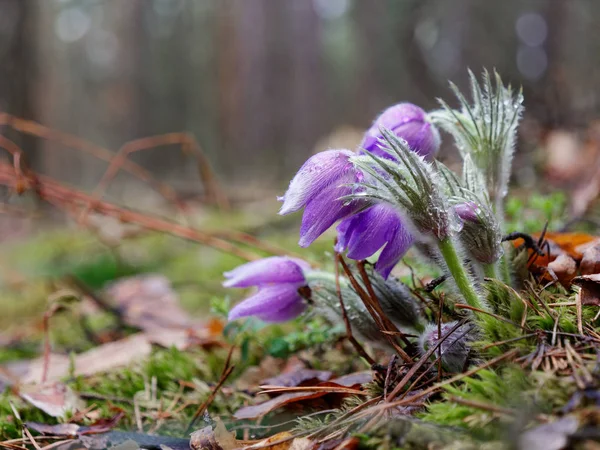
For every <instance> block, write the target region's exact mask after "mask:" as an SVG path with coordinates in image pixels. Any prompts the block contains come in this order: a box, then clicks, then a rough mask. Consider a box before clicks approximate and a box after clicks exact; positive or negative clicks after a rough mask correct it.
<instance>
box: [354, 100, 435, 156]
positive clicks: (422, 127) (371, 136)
mask: <svg viewBox="0 0 600 450" xmlns="http://www.w3.org/2000/svg"><path fill="white" fill-rule="evenodd" d="M382 128H387V129H388V130H390V131H392V132H393V133H394V134H395V135H396V136H398V137H401V138H402V139H404V140H405V141H406V142H407V143H408V146H409V147H410V148H411V149H412V150H413V151H415V152H417V153H418V154H420V155H421V156H424V157H426V158H433V157H434V156H435V154H436V153H437V150H438V149H439V146H440V134H439V132H438V130H437V128H436V127H435V126H433V125H432V124H431V123H429V122H428V121H427V115H426V113H425V111H424V110H423V109H421V108H419V107H418V106H416V105H413V104H411V103H399V104H397V105H394V106H391V107H389V108H388V109H386V110H385V111H384V112H383V113H382V114H381V115H380V116H379V117H378V118H377V119H376V120H375V122H373V125H372V126H371V128H369V130H368V131H367V132H366V133H365V137H364V139H363V142H362V144H361V148H363V149H364V150H366V151H369V152H372V153H374V154H376V155H378V156H383V157H387V158H390V155H389V153H387V152H386V151H385V150H383V149H382V148H381V147H380V144H379V139H381V138H382V137H383V135H382V134H381V129H382Z"/></svg>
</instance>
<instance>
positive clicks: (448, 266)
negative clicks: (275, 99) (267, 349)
mask: <svg viewBox="0 0 600 450" xmlns="http://www.w3.org/2000/svg"><path fill="white" fill-rule="evenodd" d="M470 76H471V91H472V97H473V104H472V105H471V104H468V103H467V101H466V99H465V97H464V96H463V95H462V94H461V93H460V92H459V91H458V89H456V87H455V86H454V85H451V87H452V89H453V90H454V91H455V93H456V95H457V98H458V99H459V102H460V106H461V108H460V109H452V108H450V107H449V106H448V105H447V104H446V103H444V102H443V101H441V104H442V109H441V110H438V111H433V112H431V113H426V112H425V111H424V110H423V109H421V108H419V107H418V106H415V105H412V104H409V103H400V104H397V105H394V106H392V107H390V108H388V109H386V110H385V111H383V113H382V114H381V115H380V116H379V117H377V118H376V120H375V121H374V122H373V124H372V126H371V127H370V128H369V129H368V130H367V131H366V133H365V135H364V138H363V140H362V142H361V144H360V146H359V148H358V149H357V150H356V151H351V150H346V149H341V150H327V151H324V152H321V153H318V154H316V155H314V156H312V157H311V158H309V159H308V160H307V161H306V163H304V165H303V166H302V167H301V168H300V170H299V171H298V173H297V174H296V175H295V176H294V178H293V179H292V181H291V182H290V185H289V188H288V190H287V192H286V193H285V194H284V195H283V196H282V197H280V198H279V200H280V201H281V202H283V205H282V207H281V210H280V211H279V213H280V214H282V215H286V214H290V213H294V212H297V211H300V210H302V209H303V210H304V212H303V216H302V225H301V228H300V241H299V245H300V246H301V247H307V246H309V245H310V244H311V243H312V242H314V241H315V239H317V238H318V237H319V236H321V235H322V234H323V233H324V232H325V231H326V230H328V229H329V228H331V227H332V226H333V225H335V224H336V223H337V228H336V231H337V239H336V243H335V250H336V252H338V253H346V255H347V257H348V258H350V259H354V260H359V261H360V260H364V259H366V258H370V257H372V256H373V255H375V254H376V253H377V252H379V255H378V257H377V261H376V263H375V266H374V268H375V271H376V272H378V274H377V276H376V277H375V278H377V277H379V278H380V279H381V280H383V282H384V283H385V280H386V279H387V278H388V277H389V275H390V272H391V271H392V269H393V268H394V266H395V265H396V264H397V263H398V262H399V261H400V259H401V258H402V257H403V256H404V254H405V253H406V252H407V250H408V249H409V248H410V247H411V246H413V244H418V247H419V249H420V250H422V253H423V254H424V255H425V256H429V257H431V258H432V259H433V260H434V261H435V262H436V263H438V264H439V265H440V267H441V268H442V270H444V271H445V272H446V274H447V275H448V277H449V278H450V279H451V280H452V281H453V282H454V285H455V287H456V289H457V290H458V291H459V293H460V294H461V295H462V296H463V297H464V299H465V301H466V302H467V303H468V304H470V305H471V306H472V307H474V309H475V310H481V309H486V308H487V307H488V306H487V305H486V304H485V302H484V301H482V299H481V296H480V295H479V293H478V291H477V285H478V283H477V282H476V279H475V278H477V277H479V278H480V279H483V277H484V276H487V277H497V265H498V263H499V261H500V260H501V257H502V254H503V250H502V243H501V242H502V231H503V230H502V223H503V218H502V216H503V200H504V196H505V195H506V191H507V184H508V179H509V174H510V166H511V163H512V155H513V152H514V147H515V145H514V144H515V135H516V127H517V124H518V122H519V118H520V115H521V112H522V106H521V103H522V96H521V95H520V93H517V95H514V92H513V91H512V89H511V87H510V86H508V87H505V86H504V85H503V84H502V81H501V80H500V77H499V76H498V75H497V74H495V78H494V79H493V80H492V78H491V77H490V75H489V74H488V73H487V72H484V76H483V82H482V83H481V85H480V84H479V83H478V82H477V80H476V78H475V77H474V76H473V74H472V73H470ZM436 126H440V127H442V128H443V129H444V130H445V131H447V132H448V133H449V134H450V135H451V136H452V137H453V138H454V142H455V144H456V146H457V148H458V149H459V151H460V154H461V156H462V159H463V167H462V176H461V177H460V178H459V177H458V176H457V175H455V174H454V172H452V171H451V170H449V169H448V168H447V167H446V166H444V165H443V164H441V163H440V162H439V161H436V160H435V156H436V154H437V152H438V150H439V147H440V134H439V131H438V129H437V128H436ZM225 276H226V277H227V278H228V280H227V281H226V282H225V286H228V287H250V286H255V287H258V291H257V293H256V294H254V295H253V296H251V297H249V298H247V299H246V300H244V301H242V302H241V303H239V304H238V305H236V306H235V307H234V308H233V309H231V311H230V314H229V319H230V320H234V319H238V318H241V317H248V316H256V317H258V318H260V319H262V320H264V321H266V322H280V321H285V320H289V319H291V318H293V317H296V316H298V315H299V314H301V313H302V312H303V311H304V310H305V308H306V306H307V302H306V299H305V298H304V297H303V295H302V294H301V293H302V292H306V291H303V290H302V289H301V288H303V287H306V286H307V287H309V288H311V289H312V287H315V286H321V287H322V286H325V287H326V289H325V290H327V289H329V287H327V286H328V284H331V274H327V273H324V272H319V271H316V270H313V269H311V267H310V266H309V265H308V264H307V263H305V262H304V261H300V260H298V259H294V258H287V257H271V258H265V259H262V260H259V261H254V262H251V263H248V264H245V265H242V266H240V267H238V268H237V269H235V270H233V271H232V272H229V273H227V274H225ZM382 286H383V285H382ZM386 289H388V288H387V287H384V288H382V292H383V291H386ZM388 290H389V289H388ZM390 292H391V291H390ZM395 292H399V291H398V290H397V289H396V290H395ZM350 296H352V294H350ZM384 297H385V295H384ZM407 297H408V296H406V295H404V294H402V295H399V296H398V295H391V296H390V298H393V300H390V301H388V300H389V299H385V298H384V299H380V301H381V303H382V305H385V304H388V303H389V304H390V305H392V306H390V308H388V310H389V311H390V315H391V316H393V315H394V311H396V319H398V321H399V322H403V321H404V322H405V323H408V324H409V326H410V327H412V328H413V329H415V330H417V331H419V332H422V333H425V334H427V331H426V330H425V325H424V324H423V323H422V321H421V320H420V318H418V317H416V316H413V314H412V313H411V311H413V307H412V306H411V300H410V299H409V298H407ZM323 298H324V299H325V300H323V302H322V303H323V304H325V303H327V301H328V300H327V296H325V297H323ZM313 300H314V299H313ZM413 300H414V299H413ZM359 303H360V302H358V303H357V304H356V307H355V308H354V311H355V312H356V314H355V316H356V317H357V318H360V317H361V315H363V314H362V312H361V311H362V310H361V308H362V307H361V305H360V304H359ZM315 306H316V307H319V306H320V305H315ZM321 306H322V305H321ZM335 306H336V305H331V304H328V305H327V308H328V310H329V311H332V310H333V309H334V308H335ZM338 306H339V305H338ZM398 311H403V312H402V314H400V315H399V314H397V313H398ZM334 312H335V311H334ZM338 313H339V311H338ZM386 314H387V313H386ZM400 316H402V317H400ZM363 325H364V324H363ZM369 326H370V325H369ZM369 326H367V327H365V329H368V328H369ZM429 334H431V333H429Z"/></svg>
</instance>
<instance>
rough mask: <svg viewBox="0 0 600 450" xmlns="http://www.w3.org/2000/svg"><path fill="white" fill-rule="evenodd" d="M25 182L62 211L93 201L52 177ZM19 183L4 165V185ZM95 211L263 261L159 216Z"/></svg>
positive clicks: (0, 174)
mask: <svg viewBox="0 0 600 450" xmlns="http://www.w3.org/2000/svg"><path fill="white" fill-rule="evenodd" d="M24 181H25V183H26V184H25V188H26V189H30V190H33V191H35V192H36V193H37V195H38V196H39V197H40V198H41V199H42V200H44V201H46V202H48V203H50V204H52V205H54V206H55V207H57V208H59V209H61V210H66V211H69V210H81V209H82V208H85V207H86V206H87V205H89V204H90V203H91V201H92V199H91V198H90V196H89V195H88V194H86V193H84V192H81V191H78V190H76V189H73V188H70V187H67V186H64V185H62V184H61V183H59V182H57V181H55V180H53V179H52V178H50V177H45V176H41V175H40V176H33V175H32V174H27V176H26V177H25V180H24ZM19 182H20V180H19V178H18V176H17V175H16V174H15V171H14V168H12V167H11V166H10V165H8V164H6V163H3V164H1V163H0V184H1V185H4V186H8V187H10V188H12V189H15V190H16V189H17V187H18V183H19ZM93 208H94V211H95V212H97V213H99V214H102V215H105V216H107V217H113V218H115V219H117V220H120V221H121V222H124V223H131V224H135V225H138V226H141V227H142V228H145V229H148V230H152V231H159V232H163V233H167V234H171V235H173V236H177V237H180V238H182V239H187V240H190V241H194V242H198V243H201V244H204V245H207V246H210V247H213V248H215V249H217V250H220V251H223V252H225V253H230V254H232V255H235V256H238V257H239V258H241V259H243V260H246V261H254V260H256V259H259V258H261V255H259V254H257V253H254V252H251V251H249V250H245V249H242V248H239V247H238V246H237V245H234V244H232V243H231V242H229V241H226V240H224V239H220V238H218V237H215V236H214V235H213V234H211V233H207V232H204V231H201V230H198V229H196V228H192V227H188V226H184V225H180V224H178V223H176V222H173V221H170V220H167V219H163V218H160V217H157V216H153V215H149V214H144V213H140V212H136V211H133V210H130V209H126V208H123V207H120V206H117V205H115V204H112V203H109V202H105V201H98V202H96V203H95V204H94V207H93Z"/></svg>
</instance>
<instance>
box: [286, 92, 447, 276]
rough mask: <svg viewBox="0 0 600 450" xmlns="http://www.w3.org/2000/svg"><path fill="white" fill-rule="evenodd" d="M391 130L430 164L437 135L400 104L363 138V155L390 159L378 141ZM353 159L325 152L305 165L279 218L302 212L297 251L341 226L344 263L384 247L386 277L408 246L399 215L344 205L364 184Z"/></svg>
mask: <svg viewBox="0 0 600 450" xmlns="http://www.w3.org/2000/svg"><path fill="white" fill-rule="evenodd" d="M383 128H389V129H391V131H392V132H393V133H395V134H396V135H397V136H398V137H401V138H402V139H404V140H406V141H407V143H408V144H409V146H410V148H411V149H412V150H414V151H415V152H417V153H419V154H421V155H423V156H425V157H427V158H432V157H433V155H434V154H435V153H436V152H437V150H438V148H439V143H440V140H439V133H438V131H437V130H436V129H435V127H434V126H433V125H431V124H430V123H429V122H427V120H426V114H425V111H423V110H422V109H421V108H419V107H418V106H415V105H412V104H410V103H400V104H398V105H395V106H392V107H390V108H388V109H387V110H385V111H384V112H383V113H382V114H381V115H380V116H379V117H378V118H377V119H376V120H375V122H374V123H373V125H372V126H371V128H370V129H369V130H368V131H367V133H366V134H365V137H364V139H363V142H362V144H361V152H364V151H369V152H373V153H374V154H378V155H380V154H383V153H385V155H387V156H388V157H389V153H388V152H385V151H384V150H382V149H381V148H380V146H379V142H378V139H380V138H381V137H382V134H381V133H382V129H383ZM353 155H355V153H354V152H351V151H349V150H328V151H325V152H322V153H319V154H317V155H314V156H312V157H311V158H309V159H308V161H306V163H304V165H303V166H302V167H301V168H300V170H299V171H298V173H297V174H296V176H295V177H294V178H293V179H292V181H291V183H290V186H289V188H288V190H287V192H286V193H285V195H284V196H283V197H281V198H280V199H279V200H280V201H283V205H282V207H281V210H280V211H279V214H281V215H285V214H289V213H292V212H295V211H298V210H300V209H302V208H304V215H303V217H302V226H301V228H300V242H299V244H300V246H302V247H306V246H308V245H310V244H311V243H312V242H313V241H314V240H315V239H316V238H317V237H319V236H320V235H321V234H322V233H323V232H325V231H326V230H327V229H328V228H329V227H331V226H332V225H333V224H334V223H335V222H337V221H339V220H342V222H341V223H340V225H339V226H338V228H337V231H338V244H337V246H336V249H337V251H339V252H343V251H345V250H348V257H349V258H352V259H365V258H368V257H370V256H372V255H373V254H374V253H376V252H377V251H378V250H380V249H381V248H382V247H383V250H382V253H381V255H380V257H379V260H378V262H377V266H376V267H377V270H378V271H379V272H380V273H381V274H382V275H383V276H384V277H387V276H388V275H389V273H390V271H391V270H392V268H393V267H394V266H395V265H396V263H397V262H398V261H399V260H400V258H402V256H403V255H404V254H405V253H406V251H407V250H408V248H409V247H410V246H411V244H412V237H411V236H410V233H408V231H407V230H406V228H405V227H404V225H403V224H402V221H401V219H400V216H399V215H398V213H397V211H395V210H394V209H393V208H392V207H390V206H388V205H376V206H372V207H369V204H368V203H366V202H361V201H359V200H354V201H351V202H348V201H347V200H343V198H347V197H348V196H349V195H351V194H353V193H355V190H356V189H355V188H352V187H351V185H352V184H354V183H358V182H360V181H362V180H363V174H362V172H361V171H360V170H358V169H356V168H355V167H354V165H353V164H352V163H351V162H350V157H351V156H353Z"/></svg>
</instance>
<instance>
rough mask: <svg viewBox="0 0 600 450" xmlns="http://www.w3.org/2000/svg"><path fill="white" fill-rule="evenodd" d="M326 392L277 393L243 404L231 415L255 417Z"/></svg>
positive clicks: (243, 417)
mask: <svg viewBox="0 0 600 450" xmlns="http://www.w3.org/2000/svg"><path fill="white" fill-rule="evenodd" d="M326 394H327V393H326V392H290V393H289V394H282V395H279V396H277V397H275V398H272V399H270V400H267V401H266V402H263V403H259V404H258V405H252V406H244V407H242V408H240V409H238V410H237V411H236V412H235V414H234V415H233V417H235V418H236V419H256V418H258V417H261V416H264V415H265V414H268V413H270V412H271V411H274V410H276V409H277V408H281V407H282V406H284V405H287V404H288V403H292V402H298V401H300V400H310V399H314V398H319V397H323V396H324V395H326Z"/></svg>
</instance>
